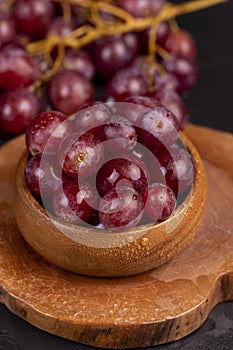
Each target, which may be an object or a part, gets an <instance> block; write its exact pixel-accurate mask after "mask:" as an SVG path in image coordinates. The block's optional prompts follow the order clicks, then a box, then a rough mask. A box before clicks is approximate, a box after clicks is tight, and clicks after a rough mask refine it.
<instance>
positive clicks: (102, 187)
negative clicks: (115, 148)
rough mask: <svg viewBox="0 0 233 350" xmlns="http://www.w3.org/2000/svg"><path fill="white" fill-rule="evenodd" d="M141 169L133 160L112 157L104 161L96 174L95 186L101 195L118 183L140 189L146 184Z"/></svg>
mask: <svg viewBox="0 0 233 350" xmlns="http://www.w3.org/2000/svg"><path fill="white" fill-rule="evenodd" d="M148 181H149V180H148V179H147V177H146V174H145V173H144V171H143V169H142V168H140V167H139V166H138V164H136V162H135V163H134V162H133V161H131V160H129V159H125V158H113V159H110V160H109V161H107V162H105V163H104V164H103V165H102V166H101V168H100V169H99V170H98V172H97V175H96V188H97V190H98V192H99V194H100V196H101V197H103V196H104V195H105V194H106V193H107V192H109V191H110V190H112V189H113V188H115V187H116V186H119V185H121V186H122V185H123V184H124V185H125V184H126V185H127V186H131V187H133V188H134V189H135V190H136V191H138V192H140V191H142V190H143V189H144V188H145V187H146V186H147V185H148Z"/></svg>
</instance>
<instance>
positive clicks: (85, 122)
mask: <svg viewBox="0 0 233 350" xmlns="http://www.w3.org/2000/svg"><path fill="white" fill-rule="evenodd" d="M111 115H112V113H111V111H110V109H109V108H108V107H107V105H106V104H104V103H102V102H98V101H95V102H91V103H88V104H85V105H84V106H83V107H82V108H81V109H80V110H79V111H78V112H77V113H76V114H75V115H74V116H72V118H73V123H74V127H75V130H76V131H77V132H83V131H88V132H89V133H91V134H93V135H95V136H96V137H97V138H99V137H100V136H101V135H102V132H101V130H100V128H101V125H102V123H103V122H104V121H105V120H106V119H107V118H108V117H110V116H111Z"/></svg>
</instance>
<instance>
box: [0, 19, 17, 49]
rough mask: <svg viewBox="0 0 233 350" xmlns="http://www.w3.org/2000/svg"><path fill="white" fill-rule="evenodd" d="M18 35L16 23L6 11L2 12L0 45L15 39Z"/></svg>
mask: <svg viewBox="0 0 233 350" xmlns="http://www.w3.org/2000/svg"><path fill="white" fill-rule="evenodd" d="M15 35H16V31H15V23H14V20H13V19H12V17H11V16H10V15H8V14H6V13H0V47H1V46H3V45H4V44H7V43H10V42H11V41H13V40H14V38H15Z"/></svg>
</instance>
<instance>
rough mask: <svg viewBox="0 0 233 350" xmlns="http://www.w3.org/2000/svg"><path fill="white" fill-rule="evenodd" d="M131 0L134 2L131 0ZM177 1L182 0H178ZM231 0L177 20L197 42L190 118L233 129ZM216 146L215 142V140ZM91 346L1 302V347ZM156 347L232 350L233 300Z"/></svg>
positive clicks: (68, 349)
mask: <svg viewBox="0 0 233 350" xmlns="http://www.w3.org/2000/svg"><path fill="white" fill-rule="evenodd" d="M132 1H133V0H132ZM177 2H179V1H177ZM232 14H233V2H232V1H230V2H229V3H228V4H224V5H221V6H218V7H216V8H214V9H209V10H205V11H202V12H199V13H196V14H192V15H187V16H185V17H182V18H180V19H179V23H180V24H181V25H182V26H183V27H185V28H187V29H189V30H190V31H191V32H192V33H193V35H194V37H195V38H196V40H197V43H198V65H199V68H200V79H199V83H198V85H197V87H196V88H195V89H194V90H193V91H192V92H191V94H190V96H189V97H188V98H187V103H188V106H189V111H190V114H191V121H192V122H194V123H198V124H202V125H207V126H210V127H214V128H218V129H221V130H227V131H231V132H232V131H233V115H232V98H233V68H232V62H233V43H232V32H233V24H232V22H233V21H232ZM213 145H214V140H213ZM32 349H33V350H41V349H44V350H55V349H56V350H76V349H79V350H87V349H93V348H91V347H87V346H83V345H80V344H76V343H73V342H70V341H66V340H64V339H61V338H59V337H56V336H52V335H50V334H46V333H45V332H42V331H40V330H38V329H36V328H35V327H33V326H31V325H29V324H28V323H26V322H25V321H23V320H21V319H20V318H18V317H17V316H15V315H12V314H11V313H10V312H9V311H8V310H7V309H6V308H5V307H4V306H2V305H1V306H0V350H32ZM156 349H157V350H166V349H167V350H174V349H176V350H178V349H182V350H199V349H200V350H202V349H203V350H208V349H211V350H232V349H233V302H227V303H223V304H220V305H218V306H217V307H216V308H215V309H214V310H213V311H212V313H211V314H210V315H209V317H208V319H207V321H206V322H205V323H204V325H203V326H202V327H201V328H200V329H198V330H197V331H196V332H194V333H193V334H191V335H189V336H188V337H185V338H183V339H182V340H180V341H177V342H175V343H171V344H167V345H163V346H158V347H156Z"/></svg>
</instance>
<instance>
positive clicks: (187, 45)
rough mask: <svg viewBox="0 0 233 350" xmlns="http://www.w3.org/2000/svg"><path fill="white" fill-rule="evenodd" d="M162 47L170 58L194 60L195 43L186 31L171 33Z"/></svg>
mask: <svg viewBox="0 0 233 350" xmlns="http://www.w3.org/2000/svg"><path fill="white" fill-rule="evenodd" d="M162 46H163V47H164V49H165V50H166V51H168V52H169V53H170V54H171V55H172V56H176V57H180V58H185V59H187V60H189V61H194V60H195V58H196V53H197V49H196V43H195V41H194V38H193V37H192V35H191V34H190V33H189V32H187V31H186V30H178V31H175V32H172V31H171V32H170V33H169V35H168V36H167V38H166V39H165V41H164V42H163V45H162Z"/></svg>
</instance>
